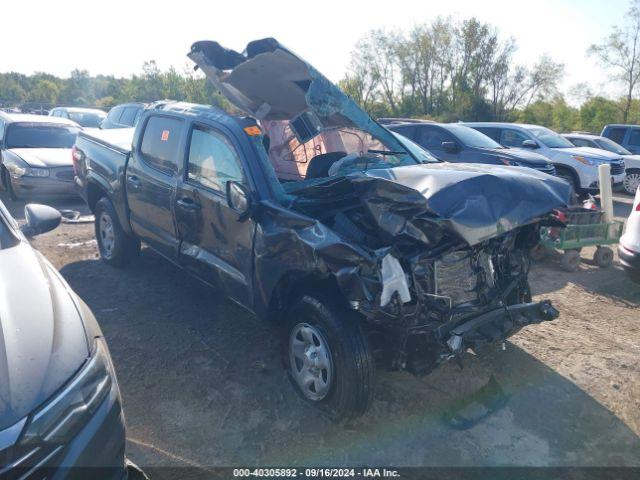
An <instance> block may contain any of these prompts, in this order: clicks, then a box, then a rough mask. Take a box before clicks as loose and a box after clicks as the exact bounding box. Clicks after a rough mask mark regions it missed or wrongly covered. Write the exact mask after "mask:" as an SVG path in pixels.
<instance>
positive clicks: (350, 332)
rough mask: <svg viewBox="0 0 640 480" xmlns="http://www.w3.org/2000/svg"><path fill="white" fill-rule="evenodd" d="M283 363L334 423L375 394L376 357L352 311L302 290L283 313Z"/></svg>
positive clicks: (349, 415)
mask: <svg viewBox="0 0 640 480" xmlns="http://www.w3.org/2000/svg"><path fill="white" fill-rule="evenodd" d="M284 330H285V335H284V339H283V341H284V345H285V351H286V359H285V363H286V368H287V373H288V376H289V379H290V380H291V383H292V384H293V387H294V388H295V389H296V391H297V393H298V394H299V395H300V396H301V397H302V399H303V400H305V401H306V402H307V403H310V404H312V405H314V406H315V407H317V408H319V409H320V410H321V411H323V412H324V413H325V414H326V415H328V416H329V417H330V418H331V419H332V420H334V421H336V422H346V421H349V420H352V419H354V418H356V417H359V416H361V415H362V414H364V412H365V411H366V410H367V408H368V407H369V404H370V403H371V399H372V397H373V382H374V370H375V365H374V359H373V356H372V353H371V350H370V347H369V343H368V341H367V338H366V337H365V335H364V333H363V331H362V329H361V327H360V325H359V319H358V318H356V316H355V314H354V312H352V311H350V310H348V309H347V308H345V307H343V306H340V305H338V304H337V303H336V302H333V301H331V300H330V299H329V297H328V296H324V295H318V294H314V295H305V296H303V297H302V298H301V299H300V300H299V301H298V302H297V303H296V304H295V305H294V306H293V308H291V309H290V310H289V312H288V313H287V323H286V328H285V329H284Z"/></svg>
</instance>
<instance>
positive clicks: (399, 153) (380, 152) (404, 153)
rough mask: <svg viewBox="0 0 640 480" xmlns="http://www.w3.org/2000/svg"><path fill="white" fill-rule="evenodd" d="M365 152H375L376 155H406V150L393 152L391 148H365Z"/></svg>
mask: <svg viewBox="0 0 640 480" xmlns="http://www.w3.org/2000/svg"><path fill="white" fill-rule="evenodd" d="M367 153H377V154H378V155H407V152H394V151H393V150H367Z"/></svg>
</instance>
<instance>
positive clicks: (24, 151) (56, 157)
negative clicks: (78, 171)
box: [9, 148, 73, 167]
mask: <svg viewBox="0 0 640 480" xmlns="http://www.w3.org/2000/svg"><path fill="white" fill-rule="evenodd" d="M9 151H10V152H11V153H13V154H14V155H17V156H18V157H20V158H21V159H22V160H24V161H25V162H27V163H28V164H29V166H30V167H70V166H72V165H73V162H72V160H71V149H70V148H12V149H9Z"/></svg>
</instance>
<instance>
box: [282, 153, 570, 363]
mask: <svg viewBox="0 0 640 480" xmlns="http://www.w3.org/2000/svg"><path fill="white" fill-rule="evenodd" d="M293 193H294V194H295V195H296V200H295V201H294V202H293V204H292V208H293V209H295V210H298V211H300V212H304V213H305V214H306V215H309V216H310V217H313V218H316V219H318V220H319V222H320V223H321V224H322V225H326V226H328V227H330V228H331V229H332V231H334V232H336V233H338V234H339V236H340V238H342V239H343V241H347V242H350V243H352V244H355V245H358V246H359V247H360V248H363V249H366V250H367V251H369V252H371V254H370V255H371V256H370V260H369V261H368V262H367V261H364V260H363V261H362V263H361V264H359V265H358V266H357V267H351V268H349V269H346V270H345V269H342V270H339V272H340V275H339V276H338V281H339V284H340V285H341V287H342V288H343V292H344V294H345V296H346V297H347V298H348V299H349V301H350V304H351V306H352V308H354V309H356V310H358V311H359V312H360V313H361V314H362V315H363V316H364V317H365V318H366V320H367V323H368V325H369V326H370V332H371V337H372V339H373V340H374V343H375V339H376V338H378V339H379V342H377V343H378V344H379V345H380V346H381V348H380V351H382V352H383V356H384V358H385V360H386V361H387V362H388V364H389V365H390V366H391V367H392V368H394V369H408V370H410V371H412V372H413V373H416V374H423V373H427V372H429V371H430V370H431V369H433V368H434V367H435V366H436V365H437V364H438V363H440V362H442V361H444V360H448V359H450V358H453V357H455V356H459V355H461V354H462V353H464V352H465V351H466V350H467V349H469V348H471V349H477V348H478V347H479V346H480V345H481V344H483V343H487V342H495V341H501V340H504V339H505V338H507V337H509V336H510V335H513V334H514V333H516V332H517V331H518V330H520V329H521V328H522V327H524V326H526V325H530V324H534V323H540V322H542V321H548V320H553V319H555V318H557V316H558V312H557V311H556V310H555V309H554V308H553V306H552V305H551V304H550V302H549V301H546V300H545V301H542V302H532V301H531V292H530V290H529V284H528V281H527V277H528V273H529V267H530V260H529V251H530V250H531V248H532V247H533V246H534V245H536V244H537V243H538V240H539V229H540V226H541V225H545V224H547V222H551V221H552V218H551V217H550V216H549V214H548V212H550V211H551V210H552V209H553V208H555V207H558V206H561V205H563V204H565V203H566V201H567V198H568V193H569V192H568V189H567V188H566V185H565V184H564V182H562V181H559V180H557V179H555V178H553V177H549V176H547V175H544V174H539V176H538V175H537V174H533V175H528V174H522V173H520V171H518V170H517V169H508V168H504V169H501V168H498V169H495V168H492V167H485V166H475V165H474V166H471V165H452V164H438V165H417V166H412V167H398V168H394V169H381V170H369V171H367V172H365V173H357V174H351V175H347V176H346V177H343V178H340V179H334V180H328V181H326V182H324V183H321V184H316V185H312V186H306V187H304V188H302V189H300V190H297V191H294V192H293Z"/></svg>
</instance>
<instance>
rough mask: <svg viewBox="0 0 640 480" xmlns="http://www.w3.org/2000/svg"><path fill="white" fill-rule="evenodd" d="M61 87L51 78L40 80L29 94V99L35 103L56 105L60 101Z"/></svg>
mask: <svg viewBox="0 0 640 480" xmlns="http://www.w3.org/2000/svg"><path fill="white" fill-rule="evenodd" d="M59 94H60V89H59V88H58V85H56V84H55V83H54V82H52V81H51V80H40V81H39V82H38V84H37V85H36V86H35V88H34V89H33V90H31V91H30V92H29V94H28V100H29V101H30V102H35V103H43V104H47V105H55V104H56V103H57V102H58V95H59Z"/></svg>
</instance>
